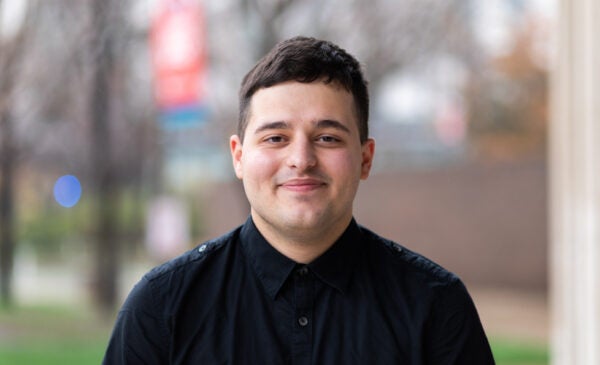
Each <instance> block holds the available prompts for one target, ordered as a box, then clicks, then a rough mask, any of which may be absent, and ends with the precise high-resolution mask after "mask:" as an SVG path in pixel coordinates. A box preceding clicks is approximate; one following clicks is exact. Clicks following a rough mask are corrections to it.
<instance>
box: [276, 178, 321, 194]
mask: <svg viewBox="0 0 600 365" xmlns="http://www.w3.org/2000/svg"><path fill="white" fill-rule="evenodd" d="M326 185H327V184H326V183H325V182H323V181H321V180H318V179H312V178H300V179H290V180H286V181H285V182H283V183H282V184H280V185H279V187H281V188H283V189H285V190H289V191H294V192H311V191H314V190H317V189H320V188H322V187H325V186H326Z"/></svg>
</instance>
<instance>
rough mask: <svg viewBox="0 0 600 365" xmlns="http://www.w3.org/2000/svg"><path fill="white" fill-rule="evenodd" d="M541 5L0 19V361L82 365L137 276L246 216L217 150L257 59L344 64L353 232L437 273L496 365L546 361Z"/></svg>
mask: <svg viewBox="0 0 600 365" xmlns="http://www.w3.org/2000/svg"><path fill="white" fill-rule="evenodd" d="M555 7H556V4H555V1H553V0H511V1H506V0H489V1H485V2H483V1H473V0H448V1H434V0H397V1H391V0H352V1H348V0H329V1H316V0H303V1H300V0H118V1H117V0H80V1H70V0H12V1H7V0H0V294H1V305H2V308H1V309H0V364H11V365H14V364H32V363H44V364H54V363H56V364H88V363H89V364H97V363H100V361H101V358H102V354H103V351H104V348H105V346H106V342H107V340H108V336H109V334H110V330H111V326H112V323H113V321H114V319H115V316H116V311H117V309H118V307H119V306H120V305H121V303H122V301H123V300H124V298H125V296H126V294H127V293H128V292H129V290H130V289H131V287H132V285H133V284H134V283H135V282H136V281H137V280H139V278H140V277H141V275H143V273H145V272H146V271H148V270H149V269H150V268H151V267H153V266H155V265H156V264H158V263H160V262H163V261H165V260H167V259H169V258H171V257H174V256H176V255H178V254H180V253H182V252H184V251H185V250H188V249H190V248H192V247H193V246H195V245H197V244H199V243H201V242H202V241H204V240H206V239H209V238H213V237H216V236H218V235H221V234H222V233H224V232H226V231H228V230H230V229H233V228H235V227H236V226H237V225H239V224H241V223H242V222H243V221H244V220H245V218H246V216H247V214H248V212H249V210H248V209H249V207H248V203H247V201H246V200H245V197H244V194H243V191H242V188H241V184H240V183H239V182H238V181H237V180H236V179H235V176H234V174H233V170H232V168H231V162H230V157H229V151H228V137H229V136H230V135H231V134H233V133H234V130H235V127H236V122H237V90H238V87H239V84H240V82H241V79H242V77H243V76H244V74H245V73H246V72H247V71H248V70H249V69H250V68H251V67H252V65H253V64H254V63H255V62H256V61H257V60H258V58H259V57H261V56H262V55H263V54H264V53H266V52H267V51H268V50H269V49H270V48H271V47H272V46H273V45H274V44H275V43H276V42H278V41H280V40H283V39H285V38H288V37H291V36H295V35H307V36H314V37H317V38H324V39H328V40H331V41H333V42H335V43H337V44H339V45H340V46H342V47H343V48H344V49H346V50H347V51H348V52H350V53H352V54H353V55H355V56H356V57H357V58H358V59H359V60H360V61H361V62H362V63H363V65H364V68H365V71H366V74H367V77H368V79H369V81H370V90H371V100H372V104H371V115H372V117H371V121H370V123H371V131H372V135H373V137H374V138H375V139H376V141H377V146H376V147H377V148H376V157H375V163H374V171H373V173H372V175H371V176H370V178H369V179H368V180H367V181H365V182H363V183H362V185H361V187H360V189H359V193H358V197H357V201H356V205H355V212H356V217H357V219H358V221H359V222H360V223H362V224H363V225H365V226H367V227H369V228H371V229H373V230H375V231H377V232H378V233H380V234H381V235H383V236H386V237H388V238H390V239H393V240H395V241H397V242H399V243H401V244H403V245H404V246H406V247H408V248H410V249H412V250H415V251H417V252H420V253H423V254H425V255H426V256H428V257H430V258H432V259H433V260H434V261H437V262H438V263H440V264H441V265H442V266H444V267H446V268H448V269H449V270H451V271H453V272H455V273H457V274H458V275H459V276H460V277H461V278H462V279H463V280H464V281H465V282H466V284H467V286H468V287H469V288H470V290H471V291H472V294H473V297H474V300H475V303H476V305H477V307H478V309H479V311H480V315H481V318H482V321H483V323H484V326H485V328H486V330H487V332H488V336H489V337H490V340H491V342H492V346H493V349H494V352H495V355H496V357H497V360H498V363H499V364H546V363H548V318H547V317H548V313H547V312H548V308H547V300H546V293H547V290H548V278H547V264H546V262H547V247H548V237H547V236H548V233H547V199H546V195H547V181H546V180H547V179H546V177H547V163H546V135H547V134H546V132H547V125H548V100H547V99H548V98H547V94H548V90H547V87H548V69H549V67H550V63H551V61H552V57H553V49H552V44H553V42H552V41H553V40H552V39H551V29H552V27H553V26H555V23H556V19H555V18H556V17H555V12H556V9H555Z"/></svg>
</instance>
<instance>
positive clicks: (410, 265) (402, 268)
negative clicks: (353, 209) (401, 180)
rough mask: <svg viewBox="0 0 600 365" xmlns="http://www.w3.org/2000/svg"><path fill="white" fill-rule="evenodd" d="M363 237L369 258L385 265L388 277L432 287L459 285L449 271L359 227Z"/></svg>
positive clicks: (456, 278)
mask: <svg viewBox="0 0 600 365" xmlns="http://www.w3.org/2000/svg"><path fill="white" fill-rule="evenodd" d="M359 228H360V230H361V233H362V234H363V237H364V238H365V239H366V240H367V241H368V245H369V248H370V252H371V253H372V254H371V257H372V258H373V259H374V260H377V261H379V262H382V263H385V265H384V266H385V268H384V269H385V270H386V271H387V272H388V274H389V275H392V276H398V277H403V278H405V279H412V280H417V281H422V282H426V283H428V284H429V285H432V286H446V285H451V284H458V283H460V279H459V278H458V276H456V275H455V274H454V273H452V272H451V271H449V270H447V269H446V268H444V267H442V266H441V265H439V264H438V263H436V262H434V261H433V260H431V259H429V258H427V257H425V256H424V255H422V254H420V253H417V252H415V251H412V250H410V249H408V248H406V247H405V246H403V245H401V244H399V243H397V242H394V241H392V240H390V239H387V238H385V237H382V236H380V235H378V234H376V233H374V232H373V231H371V230H369V229H368V228H365V227H363V226H359Z"/></svg>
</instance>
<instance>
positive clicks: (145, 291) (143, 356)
mask: <svg viewBox="0 0 600 365" xmlns="http://www.w3.org/2000/svg"><path fill="white" fill-rule="evenodd" d="M152 289H153V288H152V283H151V282H150V281H148V280H147V279H146V278H143V279H142V280H141V281H140V282H139V283H138V284H136V286H135V287H134V288H133V289H132V291H131V293H130V294H129V296H128V297H127V300H126V301H125V303H124V304H123V307H122V308H121V310H120V311H119V314H118V316H117V320H116V323H115V326H114V328H113V332H112V335H111V338H110V340H109V343H108V348H107V350H106V353H105V355H104V360H103V361H102V364H103V365H126V364H127V365H138V364H139V365H142V364H144V365H154V364H156V365H158V364H167V363H168V358H169V344H170V340H169V338H170V336H169V335H168V327H167V324H166V320H165V316H164V314H162V313H161V311H159V310H158V308H160V306H159V305H158V304H157V303H156V299H157V296H156V295H155V294H154V293H153V290H152Z"/></svg>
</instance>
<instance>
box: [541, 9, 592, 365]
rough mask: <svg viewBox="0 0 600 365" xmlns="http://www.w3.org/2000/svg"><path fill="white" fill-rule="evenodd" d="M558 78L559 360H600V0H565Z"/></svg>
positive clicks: (555, 241)
mask: <svg viewBox="0 0 600 365" xmlns="http://www.w3.org/2000/svg"><path fill="white" fill-rule="evenodd" d="M559 5H560V6H559V9H558V12H557V13H558V18H559V27H558V31H557V33H556V38H557V46H558V49H557V57H556V59H555V69H554V71H555V72H554V74H553V76H552V83H551V90H552V92H551V105H552V106H551V108H552V119H551V126H550V141H549V142H550V148H549V152H550V240H551V246H550V266H549V267H550V283H551V284H550V285H551V286H550V288H551V296H550V300H551V313H552V337H551V338H552V343H551V346H552V354H551V356H552V364H553V365H591V364H600V0H559Z"/></svg>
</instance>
